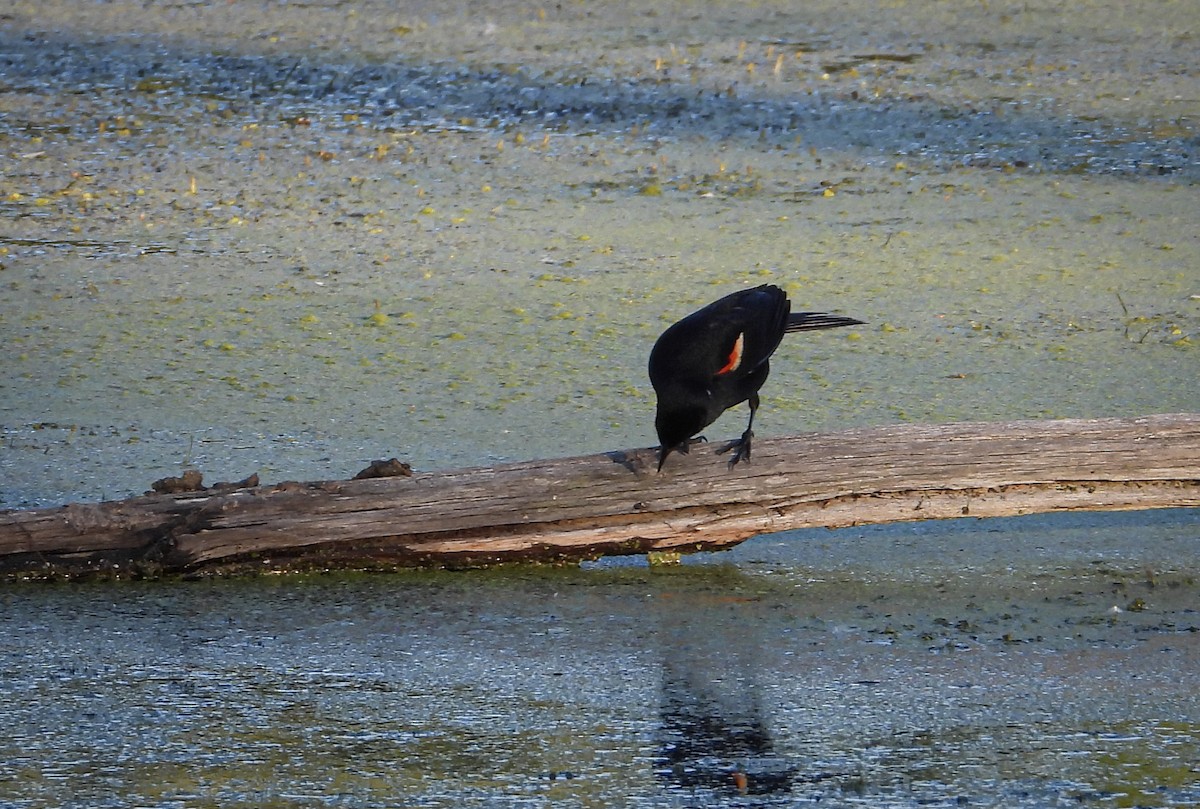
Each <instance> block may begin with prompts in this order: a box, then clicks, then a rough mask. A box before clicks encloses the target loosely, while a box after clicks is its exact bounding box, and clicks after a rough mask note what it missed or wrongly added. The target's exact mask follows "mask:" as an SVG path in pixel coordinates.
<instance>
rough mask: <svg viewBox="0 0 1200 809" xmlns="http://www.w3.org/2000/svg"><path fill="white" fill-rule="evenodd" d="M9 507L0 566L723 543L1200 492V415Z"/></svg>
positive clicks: (627, 550)
mask: <svg viewBox="0 0 1200 809" xmlns="http://www.w3.org/2000/svg"><path fill="white" fill-rule="evenodd" d="M719 446H720V445H716V444H714V445H701V446H697V447H695V448H694V449H693V451H692V453H691V454H690V455H688V456H680V457H674V456H673V457H672V458H671V459H670V460H669V461H668V463H667V466H666V468H665V469H664V470H663V472H662V473H661V474H659V473H656V472H655V451H654V450H651V449H640V450H631V451H623V452H611V453H606V454H602V455H590V456H583V457H575V458H561V459H556V460H547V461H530V462H526V463H516V464H509V465H504V466H498V467H493V468H482V469H466V470H458V471H448V472H430V473H419V474H416V475H414V476H412V477H387V478H373V479H366V480H354V481H335V482H316V483H280V484H276V485H269V486H258V487H254V488H244V489H232V490H231V489H223V490H219V491H206V492H197V493H177V494H155V495H147V496H144V497H135V498H132V499H130V500H123V501H116V502H106V503H99V504H90V505H67V506H62V507H59V508H52V509H38V510H27V511H6V512H0V572H7V573H9V574H21V575H29V574H33V575H38V574H48V575H68V576H69V575H77V574H86V573H101V574H108V575H123V574H124V575H155V574H171V573H185V574H187V573H200V572H213V571H215V572H245V571H250V570H271V571H274V570H282V569H295V568H313V567H319V568H326V567H330V568H387V567H395V566H412V565H446V566H467V565H481V564H487V563H493V562H501V561H514V560H559V559H562V560H570V559H582V558H589V557H596V556H600V555H603V554H631V553H643V552H646V551H684V552H686V551H695V550H706V549H716V548H725V547H729V546H732V545H735V544H737V543H739V542H741V541H742V540H745V539H747V538H749V537H751V536H754V535H757V534H762V533H766V532H771V531H781V530H785V529H789V528H802V527H810V526H828V527H840V526H849V525H858V524H866V523H880V522H892V521H901V520H916V519H931V518H944V517H959V516H963V515H969V516H974V517H994V516H1005V515H1015V514H1029V513H1036V512H1047V511H1060V510H1075V509H1078V510H1106V509H1107V510H1121V509H1145V508H1163V507H1169V506H1198V505H1200V414H1179V415H1158V416H1147V417H1144V418H1132V419H1090V420H1063V421H1023V422H1012V423H974V424H944V425H932V426H928V425H927V426H910V425H903V426H891V427H876V428H865V429H855V430H847V431H845V432H838V433H829V434H814V435H799V436H794V437H788V438H776V439H759V440H758V441H756V442H755V444H754V458H753V462H752V463H750V464H741V465H739V466H737V467H736V468H734V469H730V468H728V467H727V465H726V460H725V459H726V458H727V457H728V456H718V455H716V454H715V449H716V448H718V447H719Z"/></svg>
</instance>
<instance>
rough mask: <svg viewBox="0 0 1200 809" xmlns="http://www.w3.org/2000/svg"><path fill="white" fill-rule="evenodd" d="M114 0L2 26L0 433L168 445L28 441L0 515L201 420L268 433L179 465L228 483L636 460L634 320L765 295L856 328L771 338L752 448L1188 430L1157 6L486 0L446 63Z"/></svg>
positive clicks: (414, 45) (381, 17)
mask: <svg viewBox="0 0 1200 809" xmlns="http://www.w3.org/2000/svg"><path fill="white" fill-rule="evenodd" d="M121 8H123V6H122V5H121V4H115V5H114V4H108V5H106V6H95V7H92V6H86V7H81V6H77V5H76V4H69V3H52V4H50V5H45V4H40V5H38V6H37V9H36V14H35V13H34V7H33V6H32V5H27V4H18V5H17V6H16V7H15V9H14V13H13V15H12V16H11V18H10V19H8V20H7V21H6V22H5V25H4V27H3V29H0V36H3V37H4V38H5V41H6V43H8V44H9V45H11V48H10V49H9V51H10V52H11V53H13V54H14V59H16V58H17V57H18V56H19V57H20V60H19V61H13V62H12V63H11V64H10V66H9V68H8V69H7V70H8V74H9V75H10V76H13V77H14V78H13V79H12V80H11V81H12V84H11V85H10V86H9V88H8V89H6V90H5V92H4V95H3V102H4V104H5V112H6V117H5V118H4V120H3V122H2V123H0V138H2V139H3V145H4V149H5V153H6V154H7V155H8V156H9V158H10V159H9V164H8V167H7V168H6V171H5V173H4V176H3V178H2V180H0V209H2V211H3V213H4V217H3V220H2V221H3V222H4V224H3V225H2V226H0V245H2V249H3V250H4V252H3V254H0V266H2V267H3V269H2V270H0V285H2V286H3V288H4V290H5V293H6V294H5V296H4V297H3V299H2V301H0V326H2V328H3V330H4V338H5V342H6V345H7V346H9V347H10V351H9V353H8V354H7V355H6V359H5V370H6V372H7V373H6V374H5V375H4V379H3V380H0V423H2V424H3V425H4V430H5V434H6V436H9V438H10V443H11V444H12V445H13V446H18V447H19V446H22V445H23V438H21V437H22V436H25V435H26V434H27V433H28V425H30V424H34V423H39V422H44V421H59V422H63V423H75V424H80V425H91V426H93V427H95V428H97V430H98V431H97V436H100V435H103V434H104V429H105V428H107V427H116V428H118V429H120V428H124V427H127V426H134V425H136V426H137V427H138V428H139V430H140V432H141V433H143V434H149V433H156V434H158V435H162V436H164V442H165V443H159V442H156V441H142V442H139V444H138V445H137V448H136V449H137V451H136V452H133V453H131V452H130V449H129V446H128V445H125V444H120V445H114V446H104V445H103V442H100V441H99V440H97V441H96V442H95V443H94V444H93V445H92V446H89V447H88V448H87V451H86V453H81V452H80V450H79V448H72V447H69V446H66V445H64V446H57V447H55V450H56V452H61V453H62V454H61V456H58V455H56V456H55V457H56V460H57V462H58V464H59V465H60V466H62V467H64V468H65V470H66V476H67V478H66V479H67V481H69V482H59V476H60V475H61V474H63V470H61V469H60V470H58V471H55V472H52V473H51V472H47V471H46V470H45V468H44V467H45V464H44V458H40V457H37V456H36V455H35V454H32V453H27V452H21V451H17V452H8V453H5V458H4V459H3V461H0V464H3V467H2V469H3V478H4V480H3V486H2V487H0V504H3V505H6V506H18V505H34V504H48V503H53V502H61V501H63V500H67V499H94V498H95V497H98V496H113V495H120V494H127V493H132V492H135V491H139V490H140V489H141V488H143V487H144V486H145V485H146V482H148V481H149V480H153V479H155V478H156V477H161V476H162V474H165V473H167V472H171V473H174V472H176V471H177V464H178V463H179V462H180V461H179V459H180V458H181V457H182V456H183V452H182V450H181V449H180V448H179V446H176V445H177V444H186V443H189V438H188V437H200V436H205V435H210V436H211V435H213V434H216V433H220V434H222V435H228V436H237V438H231V439H230V440H229V442H228V444H229V445H232V446H239V447H241V446H252V445H255V444H259V445H261V452H260V454H259V457H257V458H255V457H253V454H252V453H247V452H245V451H241V450H238V451H234V450H233V449H231V448H230V447H229V446H226V442H224V441H212V442H210V444H209V446H210V449H211V450H212V452H211V453H210V454H207V455H206V456H205V457H204V459H203V460H204V462H205V463H206V464H208V465H209V467H207V468H206V470H205V471H206V472H208V473H209V474H211V475H215V476H217V477H226V478H237V477H242V476H244V475H245V474H248V473H249V472H250V471H254V469H259V468H261V469H263V470H278V471H279V472H280V474H282V475H283V476H285V477H299V478H326V477H340V476H344V475H346V474H349V473H352V472H353V471H354V470H355V469H357V468H359V467H361V462H362V461H363V460H369V459H370V458H373V457H382V456H391V455H398V456H400V457H403V458H405V459H406V460H409V461H410V462H412V463H413V464H414V465H415V466H416V467H417V468H424V469H429V468H439V467H452V466H460V465H474V464H479V463H490V462H494V461H499V460H513V459H520V458H529V457H537V456H553V455H567V454H575V453H583V452H594V451H603V450H608V449H612V448H613V447H624V446H641V445H646V444H649V443H652V442H653V431H652V429H651V420H652V417H651V414H652V411H653V399H652V395H651V392H650V390H649V385H648V383H647V381H646V379H645V371H644V366H645V357H646V355H647V352H648V347H649V346H650V345H651V344H652V343H653V340H654V339H655V337H656V336H657V334H658V333H659V332H660V331H661V330H662V328H664V327H665V326H666V325H667V324H669V323H670V322H672V321H673V320H675V319H677V318H678V317H680V316H681V315H683V314H686V313H687V312H689V311H691V310H692V309H694V308H695V307H697V306H700V305H702V304H703V303H705V302H707V301H708V300H711V299H713V298H716V297H718V296H719V295H721V294H724V293H725V292H727V291H729V290H731V289H733V288H736V287H738V286H746V285H752V284H758V283H763V282H764V281H770V282H773V283H779V284H781V285H783V286H784V287H785V288H787V289H788V290H789V292H790V293H791V295H792V297H793V300H794V302H795V305H796V307H797V308H808V309H827V310H828V309H832V310H837V311H840V312H845V313H847V314H850V315H854V316H857V317H860V318H862V319H864V320H866V321H868V323H869V324H870V325H869V326H868V327H866V328H864V329H860V330H858V331H856V332H853V333H845V334H828V335H813V336H810V337H805V338H803V339H796V340H794V341H789V343H788V344H786V345H785V346H784V348H783V349H782V350H781V353H780V355H779V360H778V361H777V362H775V363H774V364H773V369H772V373H773V376H772V379H771V381H770V383H769V384H768V386H767V387H766V389H765V390H764V411H763V414H762V418H761V421H762V424H761V427H760V431H761V432H763V433H764V434H783V433H789V432H798V431H802V430H808V429H827V428H833V427H837V426H844V425H848V424H849V425H852V424H870V423H884V422H888V421H893V420H911V421H946V420H959V419H1007V418H1022V417H1054V416H1099V415H1132V414H1138V413H1146V412H1152V411H1171V410H1192V409H1194V407H1195V401H1196V394H1197V389H1196V383H1195V380H1196V378H1197V377H1198V376H1200V374H1197V369H1198V366H1197V359H1196V354H1195V350H1196V348H1195V347H1196V344H1197V342H1200V338H1198V336H1197V335H1198V333H1200V325H1198V323H1200V321H1198V320H1197V318H1198V317H1200V304H1198V303H1197V300H1196V297H1195V296H1196V295H1197V294H1200V293H1198V290H1197V287H1196V278H1197V276H1196V269H1195V268H1196V267H1197V266H1200V261H1198V259H1200V256H1198V255H1197V254H1198V251H1200V246H1198V244H1197V241H1196V239H1195V238H1194V236H1192V235H1191V233H1192V231H1193V230H1194V228H1193V227H1191V225H1192V220H1193V219H1194V217H1192V216H1191V215H1190V211H1192V210H1195V209H1196V207H1197V201H1196V199H1195V196H1196V185H1195V179H1196V177H1195V163H1194V161H1191V160H1189V159H1185V157H1186V150H1187V149H1188V148H1189V147H1188V146H1187V144H1188V143H1190V142H1191V141H1190V140H1189V139H1194V137H1195V129H1194V121H1195V118H1194V117H1192V116H1193V111H1192V110H1190V109H1189V108H1188V107H1187V102H1186V101H1184V100H1181V99H1180V98H1176V97H1175V95H1176V93H1175V91H1176V90H1178V89H1179V85H1178V82H1177V78H1176V77H1178V76H1186V75H1187V74H1188V71H1189V70H1191V68H1190V67H1188V65H1189V64H1190V62H1188V61H1187V59H1186V58H1185V56H1184V55H1185V52H1186V51H1187V48H1186V47H1185V46H1186V41H1185V40H1186V38H1185V37H1182V35H1181V34H1179V33H1178V30H1179V29H1178V28H1177V26H1176V25H1175V22H1173V19H1174V17H1173V15H1176V14H1178V13H1180V9H1179V8H1176V7H1174V6H1172V7H1170V8H1158V7H1156V12H1155V13H1154V14H1149V13H1148V14H1146V15H1143V17H1142V18H1141V19H1142V20H1143V22H1142V24H1141V25H1140V26H1139V27H1137V28H1130V29H1127V30H1125V31H1124V32H1123V34H1122V36H1121V37H1120V38H1118V39H1117V41H1112V39H1111V37H1109V35H1108V34H1107V33H1103V32H1101V31H1099V30H1098V29H1096V28H1095V27H1094V26H1093V25H1092V24H1091V23H1090V22H1089V21H1088V19H1089V18H1090V16H1091V15H1088V14H1071V15H1065V16H1063V17H1062V18H1061V20H1060V23H1061V24H1060V25H1059V26H1058V27H1056V28H1055V29H1054V37H1055V38H1056V39H1055V43H1056V47H1055V48H1054V50H1055V51H1056V52H1060V53H1065V52H1070V53H1072V54H1075V57H1074V60H1073V61H1072V62H1071V63H1070V64H1062V63H1058V64H1056V63H1054V62H1050V61H1046V60H1043V59H1039V58H1038V54H1037V53H1031V52H1030V51H1029V50H1028V45H1027V43H1026V42H1025V40H1023V39H1022V37H1021V35H1020V32H1021V31H1022V30H1027V29H1028V28H1029V27H1030V26H1032V27H1034V28H1036V29H1037V30H1039V31H1042V28H1041V27H1040V26H1041V24H1042V22H1044V20H1045V19H1046V15H1048V14H1051V13H1052V12H1051V11H1050V10H1049V9H1048V8H1041V7H1037V8H1032V7H1030V6H1028V5H1027V4H1026V5H1022V6H1020V7H1018V6H1016V5H1012V6H1011V7H1010V6H1009V5H1007V4H1001V5H1000V6H996V4H991V7H990V8H988V9H982V8H978V9H977V8H972V9H969V10H967V9H957V10H956V11H955V12H954V13H955V25H954V26H944V25H941V20H940V17H939V16H938V15H939V14H944V13H948V12H946V11H945V10H938V9H936V8H933V7H929V8H921V9H916V8H911V7H910V8H906V9H905V10H903V11H899V10H897V9H893V8H889V9H886V10H881V11H880V14H879V15H878V19H873V20H872V25H873V27H872V32H871V35H870V37H868V38H864V36H863V35H862V33H861V32H860V31H856V29H855V25H856V23H855V19H854V15H853V14H852V13H851V12H847V11H846V10H844V9H842V8H841V7H840V6H837V5H836V4H816V5H812V6H811V7H810V8H809V7H806V11H805V15H804V16H797V14H798V12H796V11H795V10H794V9H791V8H790V7H788V6H786V5H775V4H767V6H764V7H763V8H764V9H765V10H764V12H763V15H762V16H760V15H758V14H755V13H750V12H749V11H747V10H745V9H743V8H742V7H741V6H734V5H723V4H718V6H714V7H712V8H710V9H709V13H708V14H706V15H702V16H698V15H696V14H694V13H686V12H681V11H680V9H681V7H679V6H677V5H674V4H668V5H667V6H666V7H664V8H663V9H660V10H659V11H656V12H654V13H653V14H650V12H648V11H647V9H645V8H641V7H639V8H637V9H633V8H629V7H625V6H621V7H620V10H619V11H618V10H617V9H616V8H615V7H614V8H607V7H606V10H605V12H604V13H598V12H597V13H589V12H588V11H587V10H585V9H584V8H583V6H578V7H576V6H563V7H557V8H555V9H552V10H550V9H547V10H546V12H545V16H544V17H543V16H541V15H540V14H538V13H535V11H536V10H532V9H530V8H527V7H522V6H518V5H507V4H501V5H498V6H496V8H495V9H494V10H493V11H492V12H490V14H491V17H490V19H489V20H488V21H485V22H484V23H481V24H479V25H478V26H476V24H475V22H469V23H465V24H467V29H468V30H469V31H471V32H473V33H472V35H471V36H465V37H464V36H459V34H460V33H461V32H460V28H461V25H462V24H464V19H463V18H460V17H459V16H457V15H459V14H460V12H449V13H448V14H445V15H442V14H438V15H432V16H430V15H426V14H425V13H423V10H422V9H421V8H419V7H414V8H412V9H409V10H407V11H400V10H397V9H392V8H390V7H389V8H387V9H384V8H376V7H374V6H370V7H367V6H364V7H362V8H358V7H355V8H353V9H347V8H342V7H340V6H337V5H336V4H332V5H329V6H325V5H320V4H312V5H309V6H305V7H304V8H291V7H290V8H287V9H282V8H281V9H270V10H261V15H260V14H259V12H258V11H255V12H253V13H252V12H250V11H249V10H247V9H242V8H236V7H235V8H230V9H223V11H222V13H221V14H217V13H215V11H211V10H206V9H205V8H203V7H200V6H197V7H192V8H188V9H187V10H183V11H179V12H178V13H177V14H173V15H169V16H168V15H160V14H156V13H150V14H138V15H136V16H133V17H131V16H129V15H127V14H123V13H121ZM1122 9H1124V7H1122ZM1110 11H1111V9H1110ZM351 12H353V13H351ZM1121 13H1124V11H1123V10H1122V11H1121ZM623 14H629V15H631V16H630V17H629V19H633V20H642V21H643V22H645V23H647V24H651V21H652V29H653V30H654V31H656V32H657V33H656V34H655V35H654V36H648V35H647V34H646V33H645V32H642V33H639V32H638V30H637V29H636V27H635V28H629V27H628V26H626V25H624V24H622V25H620V26H617V25H614V21H615V20H616V19H618V18H619V17H620V16H621V15H623ZM368 18H369V19H371V20H372V21H374V22H379V21H383V22H387V23H388V24H387V25H380V26H379V27H376V26H374V25H371V26H367V25H365V22H364V21H365V20H366V19H368ZM33 19H37V20H38V21H39V24H38V25H33V23H32V22H30V21H31V20H33ZM132 20H136V22H131V21H132ZM783 25H791V26H794V30H795V31H796V32H798V33H803V36H800V35H798V36H796V37H790V38H789V37H784V38H780V37H778V36H777V35H775V34H772V33H769V32H776V33H777V31H778V30H779V27H780V26H783ZM131 26H133V27H131ZM472 26H475V27H472ZM730 26H732V27H730ZM25 30H31V31H34V32H35V33H34V34H32V35H31V36H33V40H30V41H24V40H22V39H21V36H20V32H22V31H25ZM396 30H406V31H407V32H408V33H406V34H404V35H395V34H388V33H387V32H389V31H396ZM83 31H86V32H87V34H86V36H83V35H81V33H80V32H83ZM134 31H137V32H138V36H139V39H138V40H137V42H136V44H137V45H139V46H140V45H141V43H142V41H143V40H145V41H152V42H155V43H156V44H155V47H154V48H151V49H144V48H140V47H134V45H135V43H134V41H133V40H131V39H130V35H131V33H132V32H134ZM730 31H737V32H738V33H736V34H732V35H731V34H730V33H729V32H730ZM930 31H940V33H939V35H938V36H936V37H935V36H931V35H929V32H930ZM234 32H236V33H237V34H238V36H237V37H233V36H231V35H232V34H233V33H234ZM245 32H254V34H253V35H252V36H250V37H246V36H242V35H243V34H245ZM816 32H823V33H820V35H816ZM915 32H920V33H921V36H920V37H919V38H916V37H915ZM1102 33H1103V36H1102ZM810 34H811V36H810ZM731 36H733V39H731V38H730V37H731ZM1098 38H1099V39H1098ZM1100 40H1102V45H1103V46H1102V47H1089V46H1090V45H1092V44H1095V43H1096V42H1097V41H1100ZM67 43H70V45H68V44H67ZM551 43H553V44H554V47H549V45H550V44H551ZM217 45H219V47H217ZM151 53H153V56H152V57H151V56H150V54H151ZM151 58H152V59H153V63H148V62H147V60H149V59H151ZM751 65H753V66H754V67H753V68H751ZM1151 65H1154V66H1156V67H1155V69H1153V70H1152V69H1150V67H1149V66H1151ZM1162 65H1168V66H1172V69H1174V70H1177V71H1179V72H1177V73H1172V72H1171V70H1167V69H1165V68H1161V66H1162ZM1139 66H1140V67H1139ZM1064 76H1066V77H1068V78H1069V79H1070V81H1063V78H1064ZM1133 85H1136V90H1137V91H1136V92H1134V90H1133V87H1132V86H1133ZM79 87H86V88H88V92H86V93H80V92H77V88H79ZM518 98H519V99H521V100H522V103H520V104H517V103H515V102H514V101H513V99H518ZM1126 98H1128V99H1130V100H1128V101H1126V100H1123V99H1126ZM1156 98H1157V99H1158V105H1157V106H1156V105H1155V104H1152V103H1150V100H1151V99H1156ZM1185 98H1186V96H1185ZM1181 155H1184V156H1185V157H1181ZM112 414H120V418H119V419H118V418H116V417H115V415H112ZM740 418H741V417H740V416H738V419H739V420H740ZM717 429H720V425H718V428H717ZM730 429H731V430H732V431H734V432H736V430H737V428H730ZM166 436H170V438H169V439H168V438H166ZM42 437H43V438H45V436H44V435H43V436H42ZM297 446H300V447H306V446H309V447H311V450H312V451H311V452H308V451H300V452H297V451H296V448H297ZM280 447H284V448H286V451H283V452H281V451H280ZM72 468H75V472H71V471H70V470H71V469H72ZM164 470H165V471H164ZM270 477H271V476H267V479H270Z"/></svg>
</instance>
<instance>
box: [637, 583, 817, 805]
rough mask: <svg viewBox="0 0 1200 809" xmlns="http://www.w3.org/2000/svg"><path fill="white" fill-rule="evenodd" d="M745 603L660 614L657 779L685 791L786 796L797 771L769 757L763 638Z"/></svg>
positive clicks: (724, 601) (772, 753) (707, 605)
mask: <svg viewBox="0 0 1200 809" xmlns="http://www.w3.org/2000/svg"><path fill="white" fill-rule="evenodd" d="M747 606H748V605H747V604H745V603H740V604H739V603H738V602H736V601H731V600H730V599H727V598H726V599H714V600H713V602H710V603H705V604H697V605H693V604H689V605H672V607H673V608H671V609H664V611H663V613H662V615H661V616H660V622H659V626H660V627H661V629H662V632H663V679H662V701H661V703H660V707H659V712H660V717H661V725H660V727H659V731H658V747H659V766H658V769H657V773H658V776H659V777H660V778H661V779H663V780H664V781H667V782H668V783H670V784H672V785H673V786H675V787H677V788H682V789H685V790H687V791H689V792H695V791H699V792H702V793H703V792H711V791H715V792H725V793H737V792H742V793H746V794H755V795H765V794H772V793H781V792H788V791H790V790H791V786H792V782H793V780H794V778H795V777H796V774H797V767H796V766H795V764H794V763H793V762H791V761H789V760H788V759H786V758H783V757H780V756H778V755H777V754H776V752H775V749H774V744H773V741H772V738H771V731H770V729H769V728H768V725H767V712H766V711H765V710H764V706H763V699H762V691H761V688H760V687H759V683H758V677H757V672H758V668H759V667H758V665H757V650H758V649H761V648H762V646H761V643H762V642H763V639H762V638H761V637H760V636H759V635H758V633H756V632H755V631H754V628H755V627H756V626H757V625H758V622H757V621H755V620H753V619H752V618H751V617H750V616H746V615H745V614H744V613H745V612H746V609H744V608H745V607H747Z"/></svg>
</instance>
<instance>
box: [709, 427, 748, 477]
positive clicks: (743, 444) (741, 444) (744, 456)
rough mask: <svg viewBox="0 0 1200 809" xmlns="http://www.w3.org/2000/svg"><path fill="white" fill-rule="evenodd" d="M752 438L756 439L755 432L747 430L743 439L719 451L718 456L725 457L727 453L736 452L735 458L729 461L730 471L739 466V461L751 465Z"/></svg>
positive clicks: (734, 441) (737, 439)
mask: <svg viewBox="0 0 1200 809" xmlns="http://www.w3.org/2000/svg"><path fill="white" fill-rule="evenodd" d="M752 438H754V431H753V430H746V432H744V433H742V437H741V438H735V439H734V440H732V441H730V442H729V443H728V444H726V445H725V446H723V447H721V448H720V449H719V450H717V454H718V455H724V454H725V453H726V452H729V451H730V450H734V453H733V457H732V458H730V459H729V468H730V469H732V468H733V467H735V466H737V465H738V462H739V461H745V462H746V463H750V439H752Z"/></svg>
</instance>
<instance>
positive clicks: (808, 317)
mask: <svg viewBox="0 0 1200 809" xmlns="http://www.w3.org/2000/svg"><path fill="white" fill-rule="evenodd" d="M860 325H863V321H861V320H855V319H854V318H852V317H842V316H841V315H827V314H825V313H824V312H792V313H791V314H790V315H788V321H787V326H786V327H785V328H784V331H816V330H817V329H836V328H837V327H838V326H860Z"/></svg>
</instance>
